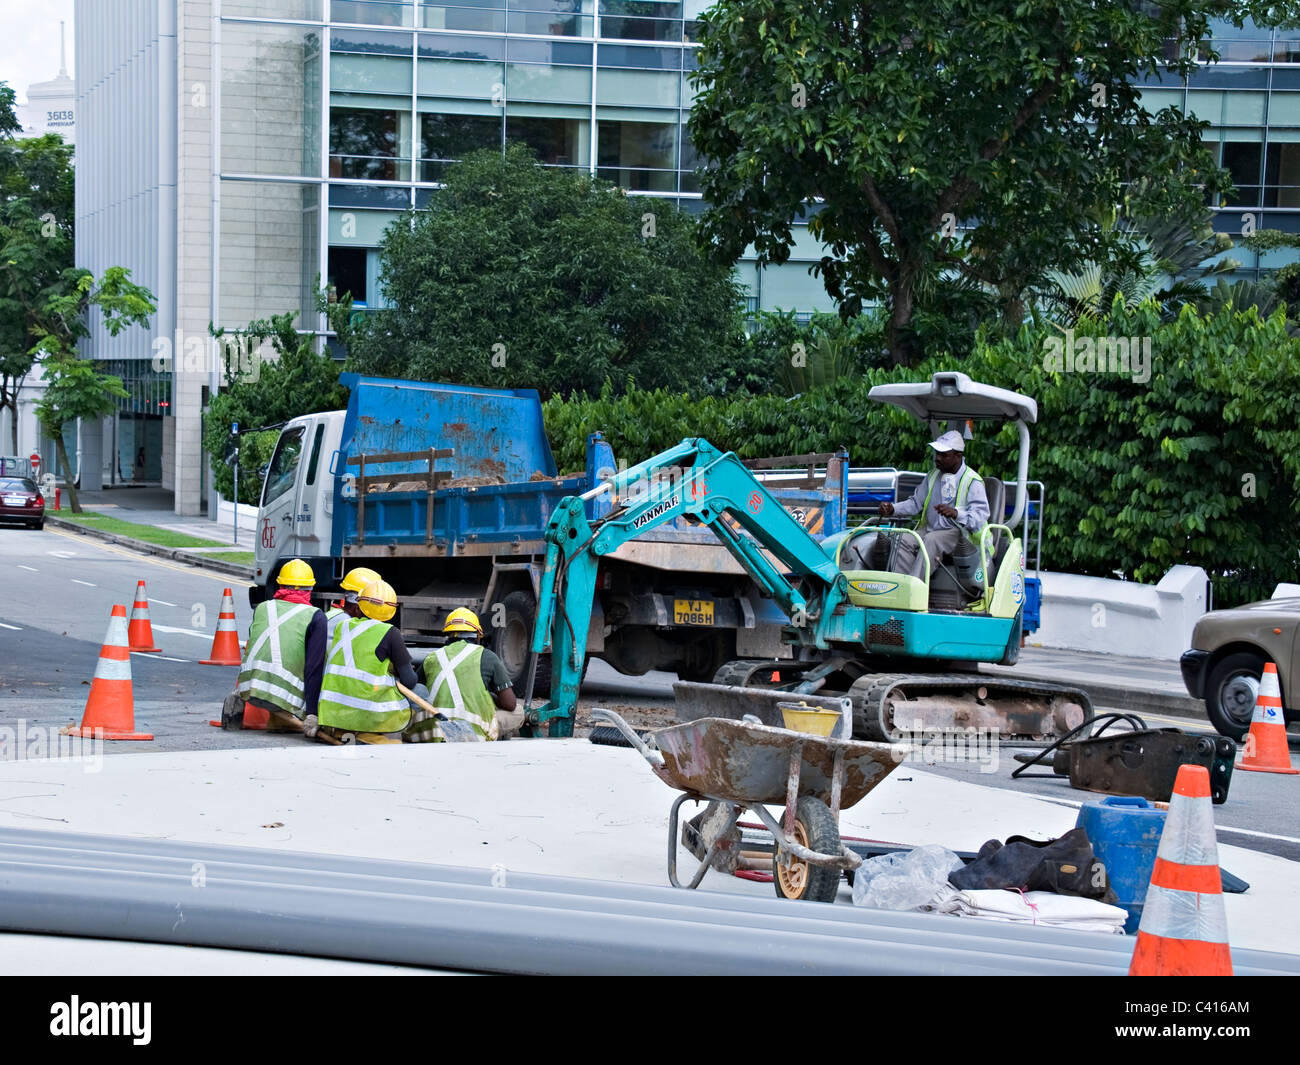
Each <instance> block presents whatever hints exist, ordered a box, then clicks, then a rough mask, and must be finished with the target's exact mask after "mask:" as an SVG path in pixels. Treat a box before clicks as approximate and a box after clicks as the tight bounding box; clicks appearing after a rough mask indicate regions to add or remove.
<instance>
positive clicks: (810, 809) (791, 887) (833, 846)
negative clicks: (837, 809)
mask: <svg viewBox="0 0 1300 1065" xmlns="http://www.w3.org/2000/svg"><path fill="white" fill-rule="evenodd" d="M794 816H795V822H794V842H795V843H798V844H799V845H800V846H802V847H807V848H808V849H809V850H814V851H817V852H818V853H819V854H839V853H840V829H839V826H838V825H837V824H836V823H835V818H833V817H832V816H831V811H830V808H829V807H827V805H826V804H825V803H824V802H822V801H821V800H820V799H814V798H813V797H812V796H811V795H805V796H804V797H803V798H802V799H800V800H799V803H798V805H797V806H796V807H795V815H794ZM781 857H782V855H781V849H780V847H778V848H777V851H776V853H775V854H774V855H773V856H772V885H773V887H775V888H776V894H777V897H778V898H783V899H802V900H804V901H808V902H834V901H835V896H836V894H837V893H838V892H839V889H840V875H841V874H840V871H839V870H838V869H836V868H834V867H833V866H826V865H813V864H811V863H809V862H806V861H804V860H802V859H800V858H795V857H791V858H790V862H789V864H788V865H785V864H782V861H781Z"/></svg>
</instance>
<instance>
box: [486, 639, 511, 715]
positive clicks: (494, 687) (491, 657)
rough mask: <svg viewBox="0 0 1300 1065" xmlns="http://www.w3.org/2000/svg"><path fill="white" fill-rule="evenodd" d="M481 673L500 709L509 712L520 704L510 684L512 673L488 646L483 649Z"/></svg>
mask: <svg viewBox="0 0 1300 1065" xmlns="http://www.w3.org/2000/svg"><path fill="white" fill-rule="evenodd" d="M479 673H480V675H481V676H482V677H483V683H484V685H485V686H486V687H487V690H488V693H489V694H490V695H491V696H492V701H493V702H494V703H496V704H497V707H498V708H499V709H501V710H505V711H507V712H508V711H511V710H513V709H514V708H515V706H516V705H518V700H517V699H516V698H515V690H514V688H512V687H511V686H510V674H509V673H508V672H507V671H506V664H505V663H504V662H502V661H501V659H500V658H498V657H497V655H495V654H494V653H493V652H492V651H489V650H487V649H486V648H485V649H484V651H483V658H482V661H481V663H480V669H479Z"/></svg>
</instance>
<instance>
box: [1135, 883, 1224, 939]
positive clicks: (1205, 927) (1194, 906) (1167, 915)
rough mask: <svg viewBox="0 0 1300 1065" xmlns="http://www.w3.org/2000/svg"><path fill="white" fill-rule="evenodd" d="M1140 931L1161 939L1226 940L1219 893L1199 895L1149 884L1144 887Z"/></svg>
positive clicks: (1221, 897)
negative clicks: (1144, 896)
mask: <svg viewBox="0 0 1300 1065" xmlns="http://www.w3.org/2000/svg"><path fill="white" fill-rule="evenodd" d="M1139 929H1140V931H1143V932H1146V933H1147V934H1148V935H1152V936H1160V937H1161V938H1163V939H1198V940H1200V941H1201V942H1203V943H1226V942H1228V916H1227V914H1226V913H1225V912H1224V909H1223V896H1222V895H1202V894H1200V893H1199V892H1196V891H1177V890H1175V889H1173V888H1162V887H1157V886H1156V885H1155V884H1152V885H1151V886H1150V887H1148V888H1147V899H1146V905H1145V906H1144V907H1143V908H1142V922H1141V924H1140V925H1139Z"/></svg>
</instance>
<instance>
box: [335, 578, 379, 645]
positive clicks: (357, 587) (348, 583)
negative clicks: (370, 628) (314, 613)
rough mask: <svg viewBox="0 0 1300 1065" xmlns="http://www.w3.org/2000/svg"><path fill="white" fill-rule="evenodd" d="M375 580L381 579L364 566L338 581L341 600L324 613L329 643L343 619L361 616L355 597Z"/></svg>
mask: <svg viewBox="0 0 1300 1065" xmlns="http://www.w3.org/2000/svg"><path fill="white" fill-rule="evenodd" d="M377 580H382V578H381V577H380V576H379V574H378V573H376V572H375V571H374V570H372V569H367V568H366V567H365V566H358V567H357V568H356V569H352V570H348V572H347V574H346V575H345V576H344V578H343V579H342V580H341V581H339V587H340V588H342V589H343V599H342V600H341V601H340V602H337V603H334V604H332V605H331V606H330V608H329V609H328V610H327V611H325V623H326V624H327V625H328V626H329V641H330V642H331V643H332V642H333V640H334V630H335V629H337V628H338V627H339V625H340V624H341V623H342V621H343V619H344V618H359V617H360V616H361V607H360V605H358V603H357V596H359V595H360V594H361V592H362V591H363V590H364V589H365V587H366V585H367V584H370V583H371V582H373V581H377ZM327 646H328V644H327Z"/></svg>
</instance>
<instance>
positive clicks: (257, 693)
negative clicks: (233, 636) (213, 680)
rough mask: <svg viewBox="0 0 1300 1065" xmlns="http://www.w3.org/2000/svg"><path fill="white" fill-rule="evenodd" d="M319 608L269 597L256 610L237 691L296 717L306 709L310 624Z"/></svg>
mask: <svg viewBox="0 0 1300 1065" xmlns="http://www.w3.org/2000/svg"><path fill="white" fill-rule="evenodd" d="M315 616H316V608H315V607H314V606H307V605H306V604H305V603H287V602H285V601H284V600H282V599H268V600H266V601H265V602H263V603H259V604H258V606H257V609H256V610H254V611H253V623H252V625H250V626H249V627H248V650H247V652H245V654H244V665H243V668H242V669H240V671H239V686H238V687H237V688H236V691H238V692H239V694H240V695H242V696H243V697H244V698H245V699H249V698H252V699H256V700H258V701H259V702H265V703H270V704H271V705H272V706H278V707H279V708H280V709H281V710H287V711H288V712H289V713H291V714H293V716H294V717H299V718H300V717H302V716H303V714H304V713H305V711H306V706H307V694H306V690H305V687H304V684H303V673H304V671H305V670H306V667H307V626H308V625H310V624H311V619H312V618H313V617H315Z"/></svg>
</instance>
